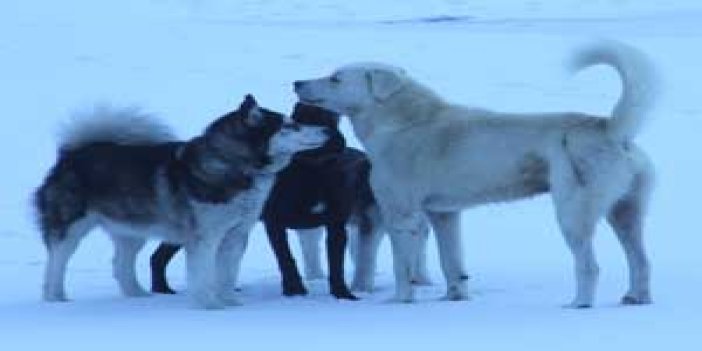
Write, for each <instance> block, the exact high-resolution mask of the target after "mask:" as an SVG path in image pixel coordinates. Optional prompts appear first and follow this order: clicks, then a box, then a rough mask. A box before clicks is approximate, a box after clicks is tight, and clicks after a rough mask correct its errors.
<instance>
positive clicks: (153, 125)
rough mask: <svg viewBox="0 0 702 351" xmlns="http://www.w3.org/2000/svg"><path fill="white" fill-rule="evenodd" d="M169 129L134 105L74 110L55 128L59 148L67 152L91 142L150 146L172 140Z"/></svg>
mask: <svg viewBox="0 0 702 351" xmlns="http://www.w3.org/2000/svg"><path fill="white" fill-rule="evenodd" d="M175 139H176V138H175V135H174V133H173V132H172V131H171V129H170V128H169V127H168V126H167V125H165V124H164V123H162V122H161V121H160V120H158V119H156V118H154V117H153V116H151V115H149V114H146V113H144V112H142V111H141V110H140V109H139V108H136V107H126V108H114V107H111V106H109V105H104V104H103V105H96V106H93V107H92V108H89V109H87V110H83V111H80V112H77V113H75V114H74V115H73V116H72V118H71V119H70V120H69V121H68V122H67V123H66V124H64V125H63V126H62V128H61V130H60V131H59V140H60V141H59V150H60V151H62V152H64V151H71V150H75V149H78V148H80V147H81V146H85V145H88V144H91V143H97V142H113V143H116V144H124V145H144V144H147V145H151V144H158V143H163V142H169V141H174V140H175Z"/></svg>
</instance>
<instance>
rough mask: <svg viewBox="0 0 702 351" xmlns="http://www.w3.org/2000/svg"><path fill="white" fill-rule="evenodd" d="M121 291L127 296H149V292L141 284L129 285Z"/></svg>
mask: <svg viewBox="0 0 702 351" xmlns="http://www.w3.org/2000/svg"><path fill="white" fill-rule="evenodd" d="M122 293H123V294H124V296H127V297H149V296H151V293H149V292H148V291H146V290H144V288H142V287H141V286H134V287H130V288H128V289H124V290H122Z"/></svg>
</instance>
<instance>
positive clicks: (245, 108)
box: [239, 94, 258, 114]
mask: <svg viewBox="0 0 702 351" xmlns="http://www.w3.org/2000/svg"><path fill="white" fill-rule="evenodd" d="M257 106H258V103H257V102H256V99H254V97H253V95H251V94H247V95H246V96H245V97H244V101H242V102H241V105H239V110H240V111H241V112H242V113H244V114H248V113H249V110H251V109H253V108H256V107H257Z"/></svg>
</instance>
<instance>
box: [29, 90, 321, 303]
mask: <svg viewBox="0 0 702 351" xmlns="http://www.w3.org/2000/svg"><path fill="white" fill-rule="evenodd" d="M90 117H91V118H90V119H86V120H85V121H78V122H77V123H74V124H73V125H71V126H70V128H69V129H67V133H66V135H65V136H64V139H63V142H62V144H61V145H60V148H59V152H58V161H57V162H56V164H55V165H54V167H53V168H52V169H51V170H50V172H49V174H48V176H47V177H46V179H45V181H44V183H43V184H42V185H41V187H39V189H38V191H37V192H36V195H35V196H36V197H35V205H36V209H37V212H38V215H39V225H40V228H41V231H42V235H43V240H44V244H45V245H46V248H47V251H48V260H47V263H46V275H45V281H44V286H43V297H44V299H45V300H47V301H65V300H66V293H65V290H64V280H65V279H64V278H65V271H66V265H67V263H68V260H69V259H70V257H71V255H72V254H73V252H74V251H75V250H76V248H77V246H78V244H79V242H80V240H81V239H82V238H83V237H84V236H85V235H86V234H87V233H88V232H89V231H90V230H91V229H92V228H94V227H96V226H100V227H102V228H103V229H104V230H105V231H106V232H107V233H108V234H109V236H110V238H111V239H112V241H113V242H114V247H115V255H114V261H113V274H114V276H115V278H116V280H117V281H118V282H119V285H120V287H121V289H122V291H123V293H124V294H125V295H127V296H142V295H146V294H147V293H146V291H145V290H144V289H143V288H142V287H141V286H140V285H139V283H138V282H137V279H136V274H135V267H134V266H135V260H136V256H137V253H138V252H139V250H140V249H141V248H142V246H143V245H144V243H145V241H146V239H147V238H148V237H156V238H159V239H161V240H165V241H168V242H173V243H178V244H182V245H183V246H184V247H185V250H186V253H187V276H188V289H189V293H190V295H191V297H192V299H193V302H194V303H195V305H196V306H198V307H201V308H206V309H216V308H222V307H224V306H225V305H235V304H237V301H236V298H235V297H234V296H233V293H234V286H233V285H234V283H235V282H236V276H237V274H238V271H239V263H240V259H241V256H242V254H243V251H244V248H245V247H246V242H247V240H248V235H249V231H250V229H251V227H252V226H253V225H254V224H255V223H256V221H257V220H258V217H259V215H260V212H261V209H262V207H263V204H264V201H265V200H266V198H267V196H268V193H269V191H270V189H271V186H272V185H273V181H274V179H275V173H276V172H277V171H279V170H280V169H282V168H283V167H285V166H286V165H287V164H288V162H289V160H290V158H291V156H292V155H293V154H294V153H295V152H297V151H301V150H307V149H312V148H316V147H318V146H320V145H322V144H323V143H324V141H325V140H326V139H327V135H326V134H327V133H326V131H325V130H324V129H323V128H320V127H312V126H301V125H299V124H295V123H292V122H291V121H287V120H286V118H285V117H284V116H283V115H282V114H279V113H276V112H273V111H270V110H267V109H264V108H260V107H258V105H257V103H256V101H255V100H254V98H253V97H251V96H250V95H249V96H247V97H246V99H245V100H244V102H243V103H242V104H241V106H240V107H239V109H238V110H236V111H234V112H231V113H228V114H226V115H224V116H222V117H220V118H219V119H217V120H216V121H214V122H213V123H212V124H211V125H209V126H208V127H207V128H206V129H205V131H204V133H202V134H201V135H199V136H197V137H195V138H193V139H192V140H189V141H187V142H181V141H176V140H175V138H174V137H173V136H172V134H171V133H170V132H169V130H168V129H167V128H165V127H164V126H163V125H162V124H160V123H159V122H158V121H155V120H153V119H151V118H149V117H148V116H145V115H143V114H140V113H138V111H134V110H124V111H110V110H106V109H97V110H95V112H94V113H92V114H91V116H90Z"/></svg>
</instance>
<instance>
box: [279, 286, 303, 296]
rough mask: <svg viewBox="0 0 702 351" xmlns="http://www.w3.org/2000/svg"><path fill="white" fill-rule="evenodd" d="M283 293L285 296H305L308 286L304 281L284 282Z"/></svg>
mask: <svg viewBox="0 0 702 351" xmlns="http://www.w3.org/2000/svg"><path fill="white" fill-rule="evenodd" d="M283 295H285V296H305V295H307V288H305V286H304V285H302V283H294V284H284V285H283Z"/></svg>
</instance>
